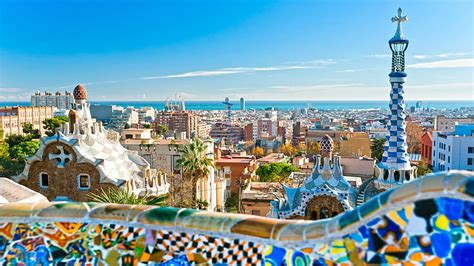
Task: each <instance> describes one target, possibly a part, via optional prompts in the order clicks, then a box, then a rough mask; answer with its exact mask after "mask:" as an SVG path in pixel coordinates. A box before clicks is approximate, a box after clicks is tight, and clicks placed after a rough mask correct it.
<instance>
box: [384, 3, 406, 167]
mask: <svg viewBox="0 0 474 266" xmlns="http://www.w3.org/2000/svg"><path fill="white" fill-rule="evenodd" d="M406 21H408V18H407V17H406V16H402V9H401V8H399V9H398V14H397V16H395V17H393V18H392V22H396V23H397V30H396V32H395V35H394V36H393V37H392V38H391V39H390V41H389V46H390V50H391V51H392V71H391V73H390V74H389V77H390V84H391V87H392V90H391V92H390V105H389V110H390V114H389V115H388V124H387V136H386V142H385V146H384V153H383V157H382V164H383V166H384V168H385V169H394V170H406V169H409V168H410V160H409V157H408V153H407V148H408V146H407V142H406V125H405V117H406V113H405V100H404V94H405V92H404V89H403V85H404V83H405V81H406V76H407V74H406V73H405V72H404V71H405V51H406V49H407V48H408V39H407V38H406V37H405V35H404V34H403V32H402V26H401V24H402V23H404V22H406Z"/></svg>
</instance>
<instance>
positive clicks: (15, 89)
mask: <svg viewBox="0 0 474 266" xmlns="http://www.w3.org/2000/svg"><path fill="white" fill-rule="evenodd" d="M20 90H22V89H21V88H0V92H5V93H8V92H10V93H11V92H18V91H20Z"/></svg>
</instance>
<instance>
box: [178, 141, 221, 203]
mask: <svg viewBox="0 0 474 266" xmlns="http://www.w3.org/2000/svg"><path fill="white" fill-rule="evenodd" d="M179 151H180V152H181V158H180V159H179V160H178V161H177V165H178V167H181V169H182V171H183V174H184V175H185V176H186V177H187V178H188V179H190V180H191V183H192V185H193V188H192V191H191V192H192V201H193V204H192V206H193V207H194V208H195V207H197V206H196V195H197V191H196V185H197V182H198V180H199V179H201V178H204V177H206V176H208V175H209V173H210V167H211V166H212V165H213V163H214V162H213V159H212V158H211V157H210V156H209V155H210V154H209V153H207V146H206V144H204V142H203V141H202V140H200V139H193V140H192V142H191V143H190V144H188V145H182V146H181V147H180V148H179Z"/></svg>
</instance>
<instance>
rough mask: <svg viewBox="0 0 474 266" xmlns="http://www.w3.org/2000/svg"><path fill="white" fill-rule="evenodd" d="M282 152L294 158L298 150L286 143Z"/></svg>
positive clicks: (281, 149) (282, 146) (282, 147)
mask: <svg viewBox="0 0 474 266" xmlns="http://www.w3.org/2000/svg"><path fill="white" fill-rule="evenodd" d="M280 152H281V153H283V154H285V155H286V156H293V155H295V154H296V152H297V150H296V149H295V147H293V146H292V145H291V144H289V143H286V144H283V145H281V148H280Z"/></svg>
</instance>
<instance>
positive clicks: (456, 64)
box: [407, 58, 474, 68]
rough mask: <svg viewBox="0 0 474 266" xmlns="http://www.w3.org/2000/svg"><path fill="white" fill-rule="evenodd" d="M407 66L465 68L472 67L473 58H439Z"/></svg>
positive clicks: (473, 64) (473, 65) (473, 63)
mask: <svg viewBox="0 0 474 266" xmlns="http://www.w3.org/2000/svg"><path fill="white" fill-rule="evenodd" d="M407 67H409V68H466V67H474V59H473V58H467V59H453V60H440V61H432V62H427V63H417V64H411V65H408V66H407Z"/></svg>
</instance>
